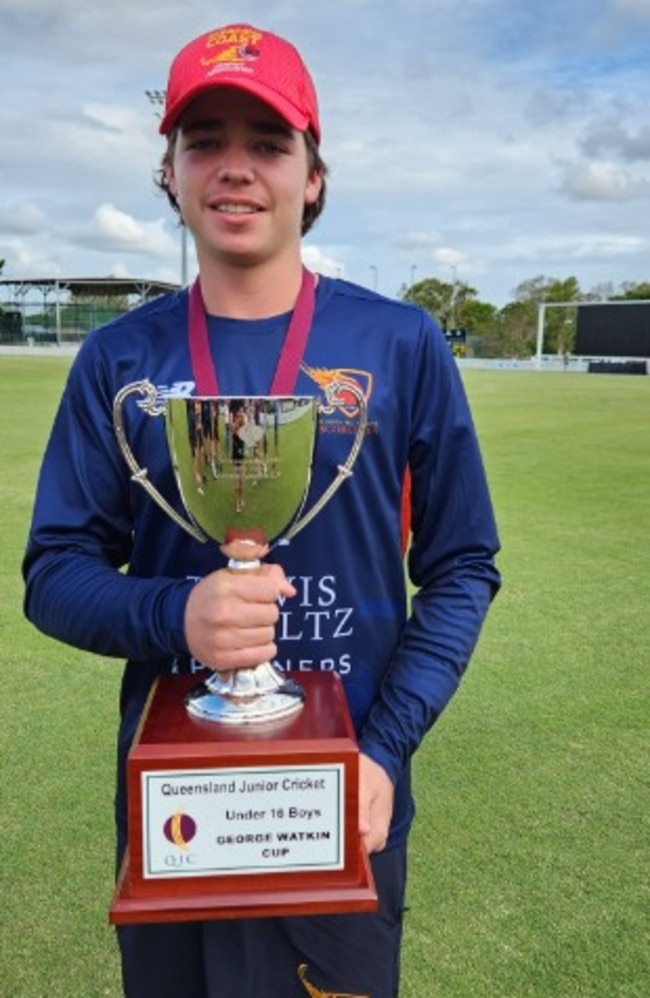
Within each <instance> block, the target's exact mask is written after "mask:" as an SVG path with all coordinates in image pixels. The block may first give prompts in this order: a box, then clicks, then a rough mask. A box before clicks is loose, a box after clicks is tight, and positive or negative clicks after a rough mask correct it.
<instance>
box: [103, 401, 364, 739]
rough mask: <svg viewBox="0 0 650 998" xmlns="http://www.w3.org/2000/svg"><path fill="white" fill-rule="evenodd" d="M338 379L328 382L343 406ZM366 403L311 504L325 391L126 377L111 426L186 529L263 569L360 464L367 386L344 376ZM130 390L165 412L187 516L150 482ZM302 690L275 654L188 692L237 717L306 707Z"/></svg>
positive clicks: (157, 497)
mask: <svg viewBox="0 0 650 998" xmlns="http://www.w3.org/2000/svg"><path fill="white" fill-rule="evenodd" d="M341 387H342V386H340V385H338V384H337V383H336V382H333V383H332V384H330V385H329V386H328V388H327V390H326V395H327V402H328V404H329V405H336V402H337V395H338V392H339V391H340V390H341ZM345 395H346V398H347V399H349V396H350V395H352V396H353V397H354V398H355V399H356V403H358V416H357V419H358V424H357V431H356V435H355V437H354V440H353V443H352V447H351V449H350V452H349V454H348V457H347V460H346V461H345V463H344V464H342V465H339V466H338V469H337V473H336V475H335V477H334V478H333V480H332V482H331V484H330V485H329V487H328V488H327V489H326V490H325V492H324V493H323V494H322V495H321V496H320V497H319V498H318V500H317V501H316V502H315V503H314V505H313V506H312V507H311V509H309V510H307V511H305V510H304V506H305V501H306V498H307V493H308V490H309V485H310V481H311V469H312V465H313V458H314V447H315V441H316V429H317V423H318V400H317V398H316V397H313V396H306V395H301V396H278V397H276V396H237V397H234V396H228V397H226V396H196V397H191V398H161V397H160V396H159V394H158V393H157V391H156V389H155V387H154V385H153V384H151V382H149V381H136V382H133V383H132V384H129V385H126V386H125V387H124V388H122V389H121V391H120V392H118V394H117V395H116V396H115V400H114V403H113V425H114V429H115V434H116V436H117V440H118V443H119V446H120V450H121V451H122V454H123V455H124V458H125V460H126V463H127V464H128V466H129V468H130V470H131V472H132V477H133V480H134V481H135V482H137V483H138V485H141V486H142V488H143V489H145V491H146V492H147V494H148V495H149V496H150V497H151V498H152V499H153V501H154V502H155V503H157V505H158V506H159V507H160V508H161V509H162V510H163V511H164V512H165V513H167V515H168V516H169V517H170V518H171V519H172V520H173V521H174V523H176V524H177V525H178V526H179V527H182V529H183V530H185V531H187V533H188V534H190V535H191V536H192V537H193V538H194V539H195V540H197V541H201V542H202V543H208V542H210V541H212V542H217V543H219V544H220V545H221V550H222V551H223V553H224V554H225V555H226V557H227V558H228V568H229V569H230V570H231V571H233V572H251V571H256V570H257V569H259V567H260V564H261V559H262V558H263V557H264V556H265V555H266V554H267V553H268V551H269V550H271V549H272V548H273V547H275V546H276V545H277V544H279V543H280V542H284V541H289V540H291V538H292V537H295V535H296V534H297V533H298V531H299V530H302V529H303V527H306V526H307V524H308V523H310V522H311V521H312V520H313V519H314V517H315V516H317V514H318V513H319V512H320V510H321V509H322V508H323V507H324V506H325V504H326V503H327V502H329V500H330V499H331V498H332V496H333V495H334V493H335V492H336V491H337V490H338V488H339V487H340V486H341V484H342V483H343V482H344V481H345V479H346V478H348V477H349V476H350V475H351V473H352V466H353V465H354V463H355V461H356V459H357V456H358V454H359V450H360V448H361V444H362V441H363V437H364V435H365V431H366V424H367V409H366V401H365V398H364V395H363V393H362V391H361V390H360V389H359V388H357V386H355V385H354V384H350V383H348V382H346V384H345ZM130 396H138V397H139V401H138V403H137V404H138V406H139V407H140V409H141V410H142V411H143V412H145V413H146V414H147V415H148V416H151V417H153V418H159V417H163V418H164V421H165V431H166V437H167V445H168V448H169V455H170V459H171V464H172V468H173V470H174V475H175V479H176V484H177V487H178V491H179V494H180V497H181V500H182V503H183V506H184V507H185V510H186V512H187V516H188V518H189V519H184V518H183V517H182V516H180V515H179V513H178V512H177V511H176V510H175V509H174V507H173V506H172V505H171V504H170V503H169V502H168V501H167V500H166V499H165V498H164V496H162V495H161V494H160V492H159V491H158V490H157V489H156V487H155V485H153V483H152V482H151V481H150V479H149V477H148V472H147V469H146V468H141V467H140V465H139V464H138V462H137V460H136V459H135V457H134V455H133V452H132V450H131V448H130V446H129V443H128V441H127V437H126V433H125V429H124V418H123V407H124V403H125V401H126V400H127V398H129V397H130ZM303 702H304V693H303V690H302V689H301V687H300V686H299V685H298V684H297V683H296V682H294V681H293V680H292V679H289V678H286V677H285V676H284V675H283V674H282V672H281V671H280V670H279V668H278V667H277V666H276V665H274V664H273V663H272V662H268V661H267V662H262V663H260V664H259V665H257V666H255V667H252V668H245V669H234V670H231V671H227V672H217V671H214V672H212V673H211V675H210V676H209V678H208V679H206V680H205V681H204V682H202V683H200V684H199V685H198V686H196V687H195V688H194V689H193V690H192V691H191V692H190V693H189V695H188V696H187V698H186V707H187V710H188V711H189V712H190V714H192V715H193V716H195V717H199V718H203V719H207V720H211V721H221V722H226V723H229V724H250V723H255V722H268V721H276V720H279V719H282V718H285V717H289V716H290V715H292V714H294V713H295V712H296V711H299V710H300V709H301V708H302V705H303Z"/></svg>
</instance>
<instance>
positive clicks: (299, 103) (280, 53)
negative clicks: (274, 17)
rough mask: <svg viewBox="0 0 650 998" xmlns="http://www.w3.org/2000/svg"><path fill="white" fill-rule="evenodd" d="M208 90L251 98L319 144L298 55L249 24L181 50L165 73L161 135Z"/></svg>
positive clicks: (313, 100) (311, 94) (307, 79)
mask: <svg viewBox="0 0 650 998" xmlns="http://www.w3.org/2000/svg"><path fill="white" fill-rule="evenodd" d="M212 87H237V88H238V89H239V90H246V91H248V93H251V94H254V95H255V96H256V97H259V98H260V100H263V101H264V102H265V103H266V104H269V105H270V106H271V107H272V108H274V109H275V110H276V111H277V112H278V114H280V115H281V116H282V117H283V118H284V119H285V120H286V121H288V123H289V124H290V125H291V127H292V128H295V129H297V130H298V131H299V132H305V131H307V129H310V130H311V132H312V133H313V135H314V138H315V139H316V141H317V142H320V124H319V121H318V100H317V97H316V90H315V87H314V84H313V81H312V78H311V76H310V75H309V72H308V71H307V67H306V66H305V64H304V62H303V61H302V59H301V58H300V55H299V54H298V51H297V50H296V49H295V48H294V47H293V45H291V44H290V43H289V42H287V41H285V40H284V39H283V38H280V37H279V36H278V35H273V34H271V32H270V31H262V30H261V29H260V28H254V27H252V26H251V25H250V24H231V25H228V26H227V27H224V28H216V29H215V30H214V31H208V32H207V34H205V35H201V37H200V38H195V39H194V41H193V42H190V43H189V45H186V46H185V48H184V49H182V50H181V51H180V52H179V53H178V55H177V56H176V58H175V59H174V61H173V63H172V66H171V69H170V71H169V81H168V84H167V91H166V102H165V114H164V116H163V119H162V121H161V123H160V132H161V134H162V135H168V134H169V132H170V131H171V130H172V128H173V127H174V125H175V124H176V122H177V120H178V116H179V115H180V114H181V112H182V111H184V110H185V108H186V107H187V105H188V104H189V103H190V101H192V100H194V98H195V97H198V95H199V94H202V93H204V92H205V91H206V90H210V89H211V88H212Z"/></svg>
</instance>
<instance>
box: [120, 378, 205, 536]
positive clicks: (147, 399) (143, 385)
mask: <svg viewBox="0 0 650 998" xmlns="http://www.w3.org/2000/svg"><path fill="white" fill-rule="evenodd" d="M136 394H137V395H141V396H143V398H142V401H140V402H138V405H139V406H140V408H141V409H142V410H143V411H144V412H146V414H147V415H148V416H152V417H154V418H155V417H157V416H164V414H165V411H166V406H165V405H164V403H161V402H160V401H159V399H158V396H157V392H156V389H155V388H154V386H153V385H152V384H151V382H150V381H134V382H132V383H131V384H130V385H125V386H124V388H122V389H120V391H119V392H118V393H117V395H116V396H115V398H114V400H113V427H114V429H115V436H116V437H117V442H118V444H119V447H120V450H121V451H122V455H123V457H124V460H125V461H126V463H127V465H128V466H129V468H130V470H131V478H132V480H133V481H134V482H136V483H137V484H138V485H141V486H142V488H143V489H144V490H145V492H146V493H147V495H148V496H149V497H150V498H151V499H153V501H154V502H155V503H156V505H157V506H159V507H160V509H162V510H163V512H164V513H166V514H167V516H169V517H170V518H171V519H172V520H173V521H174V523H176V524H177V525H178V526H179V527H182V528H183V530H185V531H186V532H187V533H188V534H190V536H191V537H193V538H194V540H196V541H200V542H201V543H202V544H205V543H206V541H207V540H208V537H207V536H206V535H205V534H204V533H203V531H202V530H199V528H198V527H196V526H194V524H192V523H190V522H189V521H188V520H184V519H183V517H182V516H180V514H179V513H177V512H176V510H175V509H174V507H173V506H170V504H169V503H168V502H167V500H166V499H165V498H164V496H162V495H161V494H160V492H159V491H158V489H157V488H156V487H155V485H153V484H152V483H151V481H150V480H149V477H148V474H149V473H148V471H147V469H146V468H141V467H140V465H139V464H138V462H137V461H136V459H135V457H134V456H133V451H132V450H131V448H130V447H129V443H128V440H127V439H126V433H125V431H124V419H123V417H122V409H123V406H124V402H125V401H126V399H127V398H128V397H129V395H136Z"/></svg>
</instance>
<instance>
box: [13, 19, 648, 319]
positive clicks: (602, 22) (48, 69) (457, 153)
mask: <svg viewBox="0 0 650 998" xmlns="http://www.w3.org/2000/svg"><path fill="white" fill-rule="evenodd" d="M233 21H248V22H252V23H253V24H255V25H256V26H258V27H262V28H266V29H268V30H272V31H276V32H278V33H280V34H284V35H285V36H287V37H289V38H290V39H291V40H292V41H294V42H295V44H296V45H297V46H298V48H299V49H300V51H301V53H302V54H303V56H304V58H305V60H306V62H307V64H308V65H309V67H310V69H311V71H312V75H313V76H314V78H315V81H316V84H317V88H318V91H319V96H320V103H321V117H322V124H323V131H324V139H323V153H324V158H325V160H326V162H327V163H328V165H329V168H330V183H329V201H328V206H327V209H326V211H325V214H324V215H323V217H322V218H321V220H320V221H319V223H318V225H317V227H316V228H315V229H314V231H313V232H312V233H310V235H309V237H308V238H307V240H306V242H305V253H304V255H305V260H306V262H307V263H308V264H309V265H311V266H313V267H314V268H315V269H318V270H320V271H321V272H325V273H330V274H335V275H336V274H338V275H340V276H343V277H346V278H348V279H350V280H353V281H357V282H358V283H361V284H366V285H368V286H370V287H373V286H376V287H377V288H378V289H379V290H380V291H382V292H384V293H386V294H388V295H395V294H397V293H398V292H399V290H400V288H401V287H402V285H404V284H408V283H410V282H411V280H412V279H413V278H415V280H419V279H421V278H424V277H432V276H433V277H437V278H439V279H441V280H446V281H451V280H453V279H454V278H458V279H459V280H462V281H465V282H467V283H469V284H471V285H472V286H473V287H474V288H476V290H477V293H478V296H479V298H480V299H482V300H484V301H490V302H492V303H493V304H495V305H499V306H501V305H503V304H505V303H506V302H507V301H508V300H510V299H511V297H512V292H513V289H514V288H515V287H516V286H517V285H518V284H520V283H521V282H522V281H525V280H527V279H529V278H531V277H536V276H538V275H545V276H547V277H554V278H565V277H569V276H575V277H577V278H578V280H579V282H580V285H581V287H582V289H583V290H585V291H587V290H590V289H592V288H595V287H598V286H601V285H603V284H606V283H608V282H611V283H612V284H613V285H614V287H618V286H619V285H620V284H621V283H622V282H624V281H642V280H644V281H646V280H650V0H570V2H567V0H544V2H543V3H542V2H541V0H324V2H315V3H312V2H309V0H274V2H270V0H242V2H241V3H231V2H222V3H215V2H214V0H212V2H207V0H174V2H171V0H156V2H155V3H154V2H151V0H101V2H100V0H85V2H84V3H82V4H80V3H79V2H78V0H0V39H1V51H2V55H1V57H0V84H1V86H2V93H3V100H2V102H0V134H1V136H2V138H1V140H0V259H4V260H5V268H4V272H3V275H2V276H3V277H4V278H19V277H31V278H33V277H40V276H48V277H57V276H62V277H63V276H65V277H70V276H74V277H99V276H109V275H114V276H132V277H139V278H158V279H164V280H172V281H175V280H178V279H179V275H180V259H181V251H180V238H179V233H178V229H177V227H176V224H175V220H174V218H173V216H172V214H171V211H170V210H169V208H168V206H167V203H166V201H165V200H164V199H163V198H162V196H161V195H160V194H159V193H158V192H157V191H156V190H155V188H154V186H153V183H152V176H153V173H154V170H155V168H156V167H157V165H158V162H159V159H160V155H161V152H162V148H163V144H162V143H163V140H162V139H161V138H160V137H159V136H158V134H157V121H156V118H155V111H154V108H153V106H152V105H151V104H150V103H149V101H148V99H147V97H146V95H145V91H146V90H150V89H155V88H161V89H162V88H164V87H165V84H166V75H167V70H168V67H169V63H170V61H171V59H172V58H173V56H174V55H175V53H176V51H177V50H178V49H179V48H180V47H182V45H184V44H185V43H186V42H187V41H189V40H190V39H192V38H193V37H194V36H196V35H198V34H200V33H202V32H203V31H207V30H209V29H212V28H214V27H217V26H219V25H222V24H227V23H229V22H233ZM189 270H190V274H189V276H190V278H191V277H192V276H193V272H194V261H193V257H192V255H190V268H189Z"/></svg>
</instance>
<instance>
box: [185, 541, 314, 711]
mask: <svg viewBox="0 0 650 998" xmlns="http://www.w3.org/2000/svg"><path fill="white" fill-rule="evenodd" d="M267 550H268V545H266V544H265V543H264V542H263V540H262V539H261V538H256V539H253V538H252V537H241V536H239V537H237V536H235V537H229V538H228V539H227V542H226V544H224V545H223V546H222V551H223V552H224V554H226V555H229V556H230V557H229V559H228V571H230V572H238V573H239V572H256V571H258V570H259V568H260V565H261V561H260V557H259V556H261V555H262V554H264V553H265V552H266V551H267ZM304 701H305V694H304V692H303V690H302V687H301V686H299V685H298V683H296V682H294V681H293V679H287V678H285V677H284V676H283V674H282V673H281V672H280V670H279V669H278V668H277V666H275V665H273V663H272V662H262V663H260V665H255V666H252V667H250V668H247V669H230V670H228V671H224V672H217V671H215V672H213V673H212V675H211V676H210V677H209V679H206V680H205V681H204V682H202V683H200V684H199V685H198V686H195V687H194V688H193V689H192V690H190V692H189V693H188V695H187V697H186V699H185V705H186V707H187V710H188V712H189V713H190V714H192V715H193V716H194V717H199V718H203V719H204V720H208V721H223V722H225V723H227V724H247V723H250V722H253V721H254V722H260V721H278V720H281V719H282V718H285V717H290V716H291V715H292V714H295V713H297V712H298V711H299V710H301V708H302V706H303V703H304Z"/></svg>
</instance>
